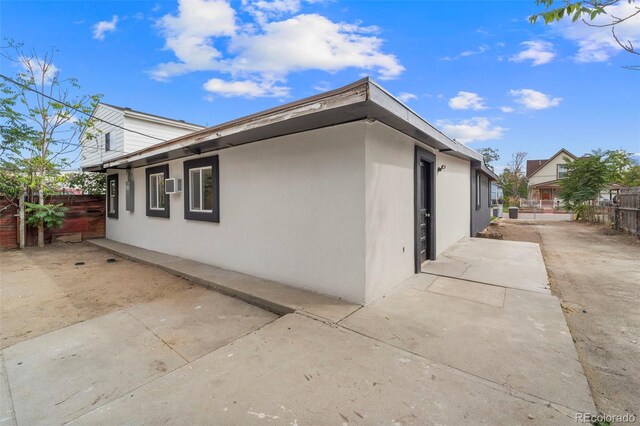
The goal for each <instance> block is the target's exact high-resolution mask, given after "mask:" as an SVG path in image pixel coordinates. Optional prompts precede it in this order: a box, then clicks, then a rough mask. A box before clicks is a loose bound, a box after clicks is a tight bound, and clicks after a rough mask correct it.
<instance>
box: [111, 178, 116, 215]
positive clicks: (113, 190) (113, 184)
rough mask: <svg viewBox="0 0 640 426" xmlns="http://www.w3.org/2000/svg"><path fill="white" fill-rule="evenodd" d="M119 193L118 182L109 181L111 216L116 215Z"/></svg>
mask: <svg viewBox="0 0 640 426" xmlns="http://www.w3.org/2000/svg"><path fill="white" fill-rule="evenodd" d="M117 191H118V181H116V180H114V179H112V180H109V214H116V213H117V209H116V197H117Z"/></svg>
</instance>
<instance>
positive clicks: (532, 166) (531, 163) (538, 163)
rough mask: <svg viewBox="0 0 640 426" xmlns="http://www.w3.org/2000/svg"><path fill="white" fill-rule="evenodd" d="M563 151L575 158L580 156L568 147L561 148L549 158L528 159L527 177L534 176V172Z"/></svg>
mask: <svg viewBox="0 0 640 426" xmlns="http://www.w3.org/2000/svg"><path fill="white" fill-rule="evenodd" d="M562 153H564V154H565V155H566V156H567V157H571V158H572V159H574V160H575V159H577V158H578V157H576V156H575V155H573V154H572V153H570V152H569V151H567V150H566V149H564V148H561V149H560V151H558V152H556V153H555V154H553V155H552V156H551V157H550V158H549V159H547V160H527V174H526V177H527V179H528V178H530V177H531V176H533V175H534V174H536V172H537V171H538V170H540V169H542V168H543V167H544V166H546V165H547V164H548V163H549V162H550V161H552V160H553V159H554V158H556V157H557V156H558V155H560V154H562Z"/></svg>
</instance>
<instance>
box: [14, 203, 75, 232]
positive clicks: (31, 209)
mask: <svg viewBox="0 0 640 426" xmlns="http://www.w3.org/2000/svg"><path fill="white" fill-rule="evenodd" d="M24 209H25V212H26V213H27V217H26V219H25V221H26V222H27V225H29V226H32V227H34V228H37V227H38V225H39V224H40V223H43V224H44V227H45V228H47V229H53V228H59V227H61V226H62V224H63V223H64V214H65V212H66V211H67V210H69V209H68V208H67V207H64V205H63V204H62V203H60V204H45V205H43V206H42V205H40V204H34V203H24Z"/></svg>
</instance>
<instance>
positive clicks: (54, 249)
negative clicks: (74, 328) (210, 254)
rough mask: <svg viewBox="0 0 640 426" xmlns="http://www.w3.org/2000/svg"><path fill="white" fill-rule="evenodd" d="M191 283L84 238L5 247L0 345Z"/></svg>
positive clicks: (0, 265)
mask: <svg viewBox="0 0 640 426" xmlns="http://www.w3.org/2000/svg"><path fill="white" fill-rule="evenodd" d="M109 259H113V260H115V261H113V260H109ZM79 262H83V264H82V265H78V264H77V263H79ZM123 264H124V265H125V266H126V267H123ZM192 286H193V285H192V284H191V283H189V282H188V281H186V280H183V279H181V278H178V277H175V276H173V275H170V274H168V273H166V272H164V271H162V270H160V269H157V268H154V267H152V266H147V265H142V264H138V263H134V262H130V261H128V260H126V259H123V258H121V257H118V256H116V255H113V254H110V253H108V252H106V251H104V250H102V249H99V248H97V247H94V246H92V245H90V244H88V243H81V244H69V245H56V246H47V247H45V248H43V249H39V248H35V247H30V248H27V249H25V250H22V251H18V250H12V251H3V252H0V301H1V302H0V335H1V340H0V349H4V348H6V347H9V346H12V345H14V344H16V343H19V342H22V341H24V340H27V339H32V338H34V337H36V336H40V335H42V334H45V333H48V332H50V331H53V330H57V329H59V328H63V327H66V326H69V325H71V324H75V323H78V322H81V321H85V320H87V319H90V318H95V317H98V316H101V315H104V314H106V313H109V312H113V311H116V310H118V309H122V308H125V307H130V306H133V305H136V304H139V303H144V302H148V301H151V300H154V299H157V298H161V297H166V296H170V295H172V294H175V293H178V292H181V291H184V290H187V289H189V288H191V287H192Z"/></svg>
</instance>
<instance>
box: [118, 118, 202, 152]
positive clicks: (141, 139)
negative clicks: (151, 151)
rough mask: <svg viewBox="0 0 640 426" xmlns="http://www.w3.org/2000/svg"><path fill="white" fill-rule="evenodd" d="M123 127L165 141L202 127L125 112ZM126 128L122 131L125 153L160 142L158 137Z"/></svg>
mask: <svg viewBox="0 0 640 426" xmlns="http://www.w3.org/2000/svg"><path fill="white" fill-rule="evenodd" d="M124 127H125V128H126V129H127V130H133V131H135V132H139V133H143V134H146V135H151V136H155V137H156V138H160V139H162V140H165V141H168V140H171V139H174V138H177V137H179V136H182V135H186V134H189V133H193V132H195V131H197V130H201V129H202V127H198V126H189V125H187V124H185V125H184V126H180V125H178V124H177V123H175V124H172V123H171V122H170V121H165V122H163V123H159V122H156V121H150V120H144V119H141V118H137V117H132V116H130V115H127V114H126V113H125V119H124ZM127 130H125V131H124V139H125V150H126V152H127V153H131V152H136V151H139V150H141V149H144V148H147V147H149V146H151V145H155V144H158V143H161V142H162V141H159V140H158V139H154V138H150V137H147V136H144V135H141V134H139V133H134V132H130V131H127Z"/></svg>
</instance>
